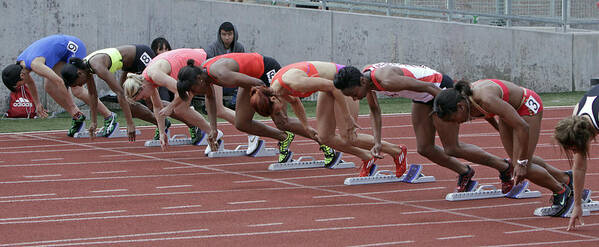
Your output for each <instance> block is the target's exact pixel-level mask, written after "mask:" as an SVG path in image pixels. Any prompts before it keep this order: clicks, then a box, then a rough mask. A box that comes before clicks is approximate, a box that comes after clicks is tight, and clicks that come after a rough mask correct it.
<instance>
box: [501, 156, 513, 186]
mask: <svg viewBox="0 0 599 247" xmlns="http://www.w3.org/2000/svg"><path fill="white" fill-rule="evenodd" d="M503 161H505V163H507V165H508V167H507V169H505V170H504V171H502V172H499V180H501V193H503V194H506V193H508V192H510V191H511V190H512V188H514V179H512V174H514V166H513V165H512V162H511V160H510V159H503Z"/></svg>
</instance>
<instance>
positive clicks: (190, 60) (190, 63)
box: [187, 59, 196, 66]
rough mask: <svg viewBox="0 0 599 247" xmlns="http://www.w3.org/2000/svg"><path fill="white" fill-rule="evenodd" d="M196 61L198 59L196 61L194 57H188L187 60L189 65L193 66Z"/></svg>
mask: <svg viewBox="0 0 599 247" xmlns="http://www.w3.org/2000/svg"><path fill="white" fill-rule="evenodd" d="M195 63H196V61H194V60H193V59H188V60H187V65H188V66H193V65H194V64H195Z"/></svg>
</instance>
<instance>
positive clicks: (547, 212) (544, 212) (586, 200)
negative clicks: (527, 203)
mask: <svg viewBox="0 0 599 247" xmlns="http://www.w3.org/2000/svg"><path fill="white" fill-rule="evenodd" d="M573 208H574V203H571V204H570V207H569V208H568V209H566V211H565V212H564V213H563V214H562V215H560V216H559V217H563V218H569V217H570V215H571V214H572V209H573ZM557 210H558V209H557V208H554V207H552V206H549V207H541V208H537V209H535V212H534V215H536V216H553V215H554V214H555V213H556V211H557ZM598 210H599V202H595V201H593V200H592V199H591V191H590V190H589V189H584V190H583V191H582V216H589V215H591V212H592V211H598Z"/></svg>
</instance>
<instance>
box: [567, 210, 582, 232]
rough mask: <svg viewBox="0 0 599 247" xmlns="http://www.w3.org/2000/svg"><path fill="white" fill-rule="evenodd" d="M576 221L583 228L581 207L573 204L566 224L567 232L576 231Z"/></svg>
mask: <svg viewBox="0 0 599 247" xmlns="http://www.w3.org/2000/svg"><path fill="white" fill-rule="evenodd" d="M576 220H578V222H580V225H581V226H584V222H582V205H580V204H574V208H573V209H572V214H570V222H569V223H568V229H567V230H568V231H573V230H576Z"/></svg>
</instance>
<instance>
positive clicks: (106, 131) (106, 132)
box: [100, 112, 118, 137]
mask: <svg viewBox="0 0 599 247" xmlns="http://www.w3.org/2000/svg"><path fill="white" fill-rule="evenodd" d="M116 118H117V116H116V113H114V112H113V113H111V114H110V116H109V117H107V118H104V127H103V128H102V130H103V133H100V135H102V136H104V137H108V136H110V135H111V134H112V132H114V131H115V130H116V128H117V124H118V122H117V121H116Z"/></svg>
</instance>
